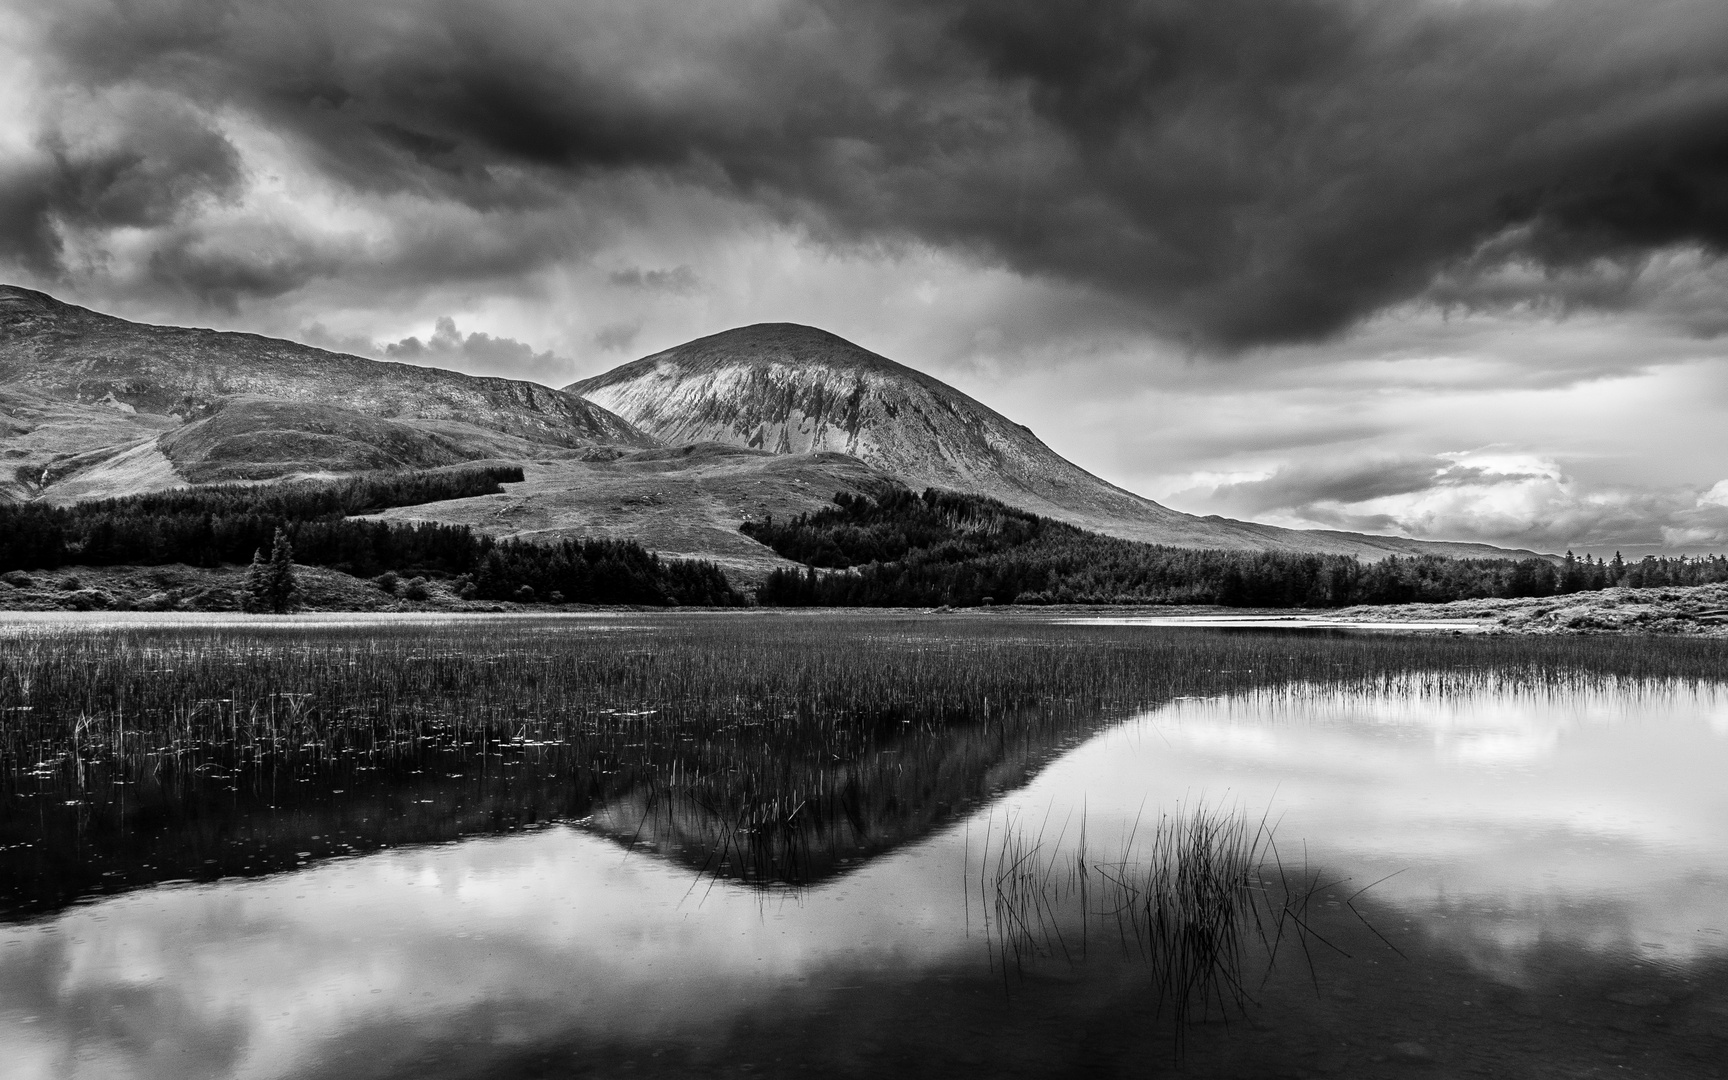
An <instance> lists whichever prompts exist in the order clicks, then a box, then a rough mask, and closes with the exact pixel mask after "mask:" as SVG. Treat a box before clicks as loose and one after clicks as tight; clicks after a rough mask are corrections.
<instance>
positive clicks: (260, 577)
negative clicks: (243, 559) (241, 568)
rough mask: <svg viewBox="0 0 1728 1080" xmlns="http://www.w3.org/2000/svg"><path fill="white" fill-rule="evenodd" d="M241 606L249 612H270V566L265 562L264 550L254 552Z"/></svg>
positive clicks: (247, 573)
mask: <svg viewBox="0 0 1728 1080" xmlns="http://www.w3.org/2000/svg"><path fill="white" fill-rule="evenodd" d="M243 592H244V596H243V597H242V598H241V606H243V607H244V608H245V609H246V610H247V611H268V610H270V601H269V593H270V564H269V563H267V562H265V561H264V549H263V548H257V549H256V550H254V551H253V552H252V566H251V567H250V568H249V569H248V570H247V571H246V585H245V588H244V590H243Z"/></svg>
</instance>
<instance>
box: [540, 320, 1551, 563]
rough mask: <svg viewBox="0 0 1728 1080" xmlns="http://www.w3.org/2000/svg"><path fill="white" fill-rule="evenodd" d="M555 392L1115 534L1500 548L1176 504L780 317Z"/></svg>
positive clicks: (1297, 544)
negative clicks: (820, 454) (1244, 517)
mask: <svg viewBox="0 0 1728 1080" xmlns="http://www.w3.org/2000/svg"><path fill="white" fill-rule="evenodd" d="M565 389H566V390H568V391H569V392H571V393H574V394H580V395H582V396H583V397H585V398H587V399H589V400H590V401H594V402H596V403H598V404H600V405H602V406H604V407H606V408H607V409H610V410H612V411H613V412H616V413H617V414H618V415H620V416H622V417H624V418H625V419H626V420H629V421H630V422H631V423H632V424H635V425H636V426H637V427H639V428H641V429H642V430H643V431H645V432H647V433H648V434H650V435H653V436H655V437H656V438H659V439H661V440H664V441H666V442H671V443H681V442H698V441H712V442H720V443H727V444H730V445H733V446H740V447H746V448H750V449H756V450H765V451H770V452H774V453H781V454H791V453H808V452H812V451H834V452H839V453H843V454H849V455H851V456H853V457H856V458H859V459H860V460H862V461H864V462H866V463H868V464H869V465H871V466H874V467H875V468H877V469H880V470H882V471H883V472H886V473H889V474H891V475H893V476H895V477H897V478H899V479H900V480H901V481H903V482H904V483H906V484H907V485H908V486H910V487H912V488H914V489H921V488H925V487H936V488H943V489H949V490H954V491H963V492H969V493H972V494H977V495H986V496H989V497H991V498H996V499H1000V500H1002V501H1003V502H1005V503H1007V504H1009V505H1010V506H1015V507H1019V508H1021V509H1023V510H1028V511H1031V512H1033V513H1036V514H1043V515H1046V516H1049V517H1053V518H1056V519H1058V520H1061V521H1066V522H1069V523H1071V524H1074V525H1078V526H1081V527H1083V528H1087V529H1091V530H1094V531H1097V532H1101V533H1105V534H1107V535H1111V536H1117V537H1121V538H1123V539H1129V540H1140V541H1145V542H1150V543H1161V544H1173V545H1177V546H1182V547H1205V548H1220V549H1232V550H1255V551H1264V550H1282V551H1316V552H1327V553H1332V554H1340V555H1357V556H1361V557H1364V558H1368V559H1376V558H1381V557H1384V556H1386V555H1391V554H1438V555H1454V556H1460V557H1471V556H1476V557H1496V556H1505V555H1507V554H1513V553H1509V552H1507V551H1505V550H1503V549H1500V548H1495V547H1490V546H1488V545H1485V544H1450V543H1440V542H1432V541H1422V540H1411V539H1406V538H1403V537H1388V536H1368V535H1364V534H1361V533H1347V532H1333V531H1324V530H1315V531H1307V530H1296V529H1281V528H1277V527H1274V526H1270V525H1258V524H1255V523H1253V522H1245V521H1233V520H1230V519H1228V518H1220V517H1196V516H1194V515H1191V514H1184V513H1181V512H1180V511H1176V510H1172V509H1170V508H1169V507H1166V506H1161V505H1159V504H1158V503H1156V502H1153V501H1152V500H1150V499H1146V498H1142V497H1141V496H1139V495H1136V494H1134V493H1133V492H1131V491H1126V490H1124V489H1122V488H1119V487H1116V486H1115V485H1114V484H1110V483H1108V482H1106V481H1104V480H1101V479H1099V478H1098V477H1096V476H1093V475H1092V474H1091V473H1089V472H1087V471H1086V470H1084V469H1082V468H1080V467H1079V466H1078V465H1075V464H1074V463H1073V462H1070V461H1068V460H1067V459H1066V458H1064V457H1062V456H1061V455H1060V454H1057V453H1056V452H1055V451H1053V450H1051V449H1050V448H1049V447H1048V446H1045V445H1044V443H1043V442H1042V441H1040V440H1039V438H1038V437H1037V436H1036V435H1034V434H1033V433H1032V431H1031V430H1030V429H1029V428H1027V427H1025V426H1023V425H1020V424H1016V423H1014V422H1013V421H1011V420H1009V419H1008V418H1007V417H1005V416H1003V415H1001V414H1000V413H998V412H996V411H995V410H993V409H991V408H989V407H988V406H986V405H984V404H982V403H980V402H978V401H976V400H974V399H973V398H971V397H968V396H967V395H965V394H963V393H961V392H960V391H958V390H956V389H954V388H953V387H952V386H949V385H947V384H946V383H944V382H942V381H941V380H939V379H935V378H932V377H931V376H929V375H926V374H924V373H923V372H920V371H916V370H914V369H912V368H910V367H907V366H905V365H904V364H898V363H895V362H894V361H892V360H890V359H888V358H887V357H884V356H879V355H877V354H876V353H873V352H871V351H869V350H868V349H864V348H862V347H860V346H858V345H854V344H853V343H852V342H850V341H847V340H846V339H844V338H841V337H837V336H835V335H834V334H830V333H828V332H826V331H823V330H818V329H816V328H814V327H809V326H799V325H796V324H792V323H762V324H758V325H755V326H746V327H741V328H739V329H735V330H728V331H725V332H723V333H719V334H714V335H712V336H710V337H705V338H700V339H698V340H696V341H691V342H688V343H686V344H683V345H679V346H676V347H674V348H671V349H667V350H666V351H664V352H659V353H655V354H653V355H652V356H646V357H643V358H642V359H640V360H636V361H633V362H631V363H628V364H624V365H622V366H620V367H617V368H614V369H612V370H611V371H608V372H606V373H604V374H602V375H596V376H594V377H593V378H590V379H583V380H581V381H580V382H575V383H572V384H570V385H569V386H567V387H565ZM1517 554H1532V553H1530V552H1522V553H1517Z"/></svg>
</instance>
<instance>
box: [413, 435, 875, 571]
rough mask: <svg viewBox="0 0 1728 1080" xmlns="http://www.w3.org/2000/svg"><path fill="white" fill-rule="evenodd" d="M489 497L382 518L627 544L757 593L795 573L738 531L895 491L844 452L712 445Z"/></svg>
mask: <svg viewBox="0 0 1728 1080" xmlns="http://www.w3.org/2000/svg"><path fill="white" fill-rule="evenodd" d="M523 472H524V474H525V478H524V480H523V482H521V483H515V484H505V485H503V492H502V493H501V494H497V495H483V496H478V497H475V498H468V499H456V500H451V501H447V502H440V503H433V504H428V505H422V506H404V507H400V508H398V509H393V510H388V511H385V512H384V513H382V514H379V515H378V517H379V518H380V519H382V520H385V521H395V522H407V521H428V522H438V523H441V524H452V525H466V526H468V527H470V528H472V529H474V530H475V531H476V532H479V533H483V534H485V535H487V536H493V537H497V538H499V539H517V540H537V541H544V540H564V539H572V538H577V537H599V538H607V539H614V540H635V541H637V542H638V543H641V544H642V545H643V546H644V547H647V548H648V549H650V550H652V551H656V552H659V553H661V554H663V555H668V556H678V557H693V558H702V559H706V560H709V561H712V562H714V563H717V564H718V565H719V566H721V567H722V568H723V569H725V571H726V572H727V574H728V575H730V576H731V577H732V579H733V580H734V581H735V582H738V583H740V584H753V583H755V582H759V581H761V580H762V579H763V578H765V577H766V576H767V575H768V573H770V572H771V571H773V570H775V569H779V568H783V567H789V566H793V565H795V564H793V563H790V562H788V561H786V560H785V559H783V558H781V557H780V556H778V555H776V554H775V553H774V552H772V551H770V550H769V549H768V548H766V547H764V546H763V545H761V544H759V543H757V542H756V541H755V540H752V539H750V538H749V537H748V536H746V535H744V534H743V533H741V532H739V531H738V526H739V524H740V523H741V522H744V521H749V520H755V521H761V520H765V519H767V518H776V519H780V520H786V519H789V518H793V517H796V516H797V515H799V514H806V513H810V512H813V511H817V510H820V509H822V507H824V506H827V505H829V503H830V500H832V499H833V498H834V495H835V493H836V492H843V493H846V494H864V495H872V496H874V495H878V494H881V493H883V492H885V491H889V490H893V489H897V488H898V487H899V484H898V482H897V481H896V480H895V479H894V478H893V477H891V476H888V475H886V474H885V473H883V472H881V471H879V470H877V469H872V468H871V467H870V466H868V465H866V464H864V463H863V462H861V461H859V460H858V459H857V458H853V457H847V456H846V455H844V454H834V453H809V454H768V453H763V452H762V451H759V450H746V449H742V448H739V447H735V446H725V445H721V444H718V443H701V444H695V445H689V446H680V447H671V448H667V449H659V450H639V451H636V452H634V453H630V454H624V455H620V456H617V457H601V456H598V455H596V456H595V458H594V459H593V460H586V461H585V460H580V459H577V458H564V459H558V460H550V461H530V462H527V463H525V464H524V465H523Z"/></svg>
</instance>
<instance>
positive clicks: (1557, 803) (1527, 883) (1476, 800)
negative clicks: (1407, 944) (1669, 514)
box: [1063, 684, 1728, 964]
mask: <svg viewBox="0 0 1728 1080" xmlns="http://www.w3.org/2000/svg"><path fill="white" fill-rule="evenodd" d="M1725 716H1728V693H1724V691H1723V689H1722V688H1720V687H1706V688H1696V687H1682V686H1656V687H1651V686H1641V685H1636V684H1634V685H1630V686H1623V687H1601V688H1596V689H1587V690H1577V691H1568V692H1565V693H1553V694H1542V693H1535V692H1522V693H1494V694H1488V693H1482V694H1474V695H1437V694H1423V693H1421V692H1420V689H1419V688H1405V689H1400V690H1395V691H1392V692H1388V693H1385V694H1377V695H1371V696H1369V695H1362V694H1359V693H1345V692H1340V691H1337V690H1326V689H1321V688H1314V687H1296V688H1291V689H1287V690H1284V691H1280V692H1275V693H1263V694H1253V695H1246V696H1242V697H1235V698H1226V699H1215V700H1187V701H1180V702H1175V703H1172V704H1171V705H1169V706H1168V707H1166V708H1162V709H1159V710H1156V711H1154V712H1152V713H1149V714H1146V715H1144V716H1142V717H1140V718H1139V719H1138V720H1136V721H1135V722H1134V723H1132V724H1129V725H1126V726H1123V727H1121V728H1117V729H1115V730H1113V731H1111V732H1110V733H1108V734H1107V735H1104V736H1102V737H1100V738H1099V739H1097V740H1095V741H1094V742H1093V743H1092V744H1090V745H1088V746H1087V747H1086V748H1084V750H1083V751H1082V752H1081V753H1080V754H1076V755H1075V756H1074V758H1072V759H1070V760H1068V761H1065V762H1064V763H1063V765H1064V768H1067V767H1073V768H1075V769H1078V770H1080V771H1082V772H1084V773H1086V774H1087V775H1089V776H1091V777H1093V778H1094V779H1092V780H1091V781H1090V783H1089V784H1088V791H1089V793H1090V797H1091V798H1092V800H1093V803H1094V805H1102V804H1105V803H1106V802H1107V801H1111V800H1113V804H1114V805H1123V804H1127V803H1130V802H1137V801H1138V800H1139V799H1140V798H1141V797H1142V793H1143V791H1144V790H1145V787H1146V785H1147V783H1148V781H1149V780H1150V782H1151V783H1152V784H1153V786H1154V787H1156V788H1163V789H1166V790H1168V789H1176V790H1194V791H1213V792H1216V791H1219V790H1222V789H1224V788H1229V789H1230V790H1231V791H1232V792H1233V794H1234V795H1235V796H1236V797H1238V798H1240V799H1242V800H1244V801H1245V802H1247V803H1248V804H1251V805H1267V804H1274V803H1275V805H1276V807H1277V810H1278V813H1279V814H1280V816H1281V819H1282V826H1281V829H1282V831H1283V832H1284V833H1285V835H1287V836H1288V835H1294V836H1300V837H1303V838H1304V839H1305V840H1306V842H1307V849H1308V852H1309V854H1310V856H1311V857H1312V858H1314V859H1316V860H1317V861H1319V862H1321V863H1324V864H1326V865H1328V866H1332V867H1337V868H1346V867H1347V868H1349V870H1350V873H1351V875H1352V878H1353V880H1355V881H1357V882H1358V883H1361V884H1366V883H1367V882H1370V881H1375V880H1377V879H1379V878H1381V877H1383V876H1385V875H1390V874H1396V876H1395V877H1391V878H1389V879H1388V880H1386V881H1385V882H1383V883H1381V884H1379V885H1377V886H1375V888H1374V890H1373V892H1372V895H1373V896H1374V898H1375V899H1376V900H1378V901H1380V902H1382V903H1389V904H1396V905H1397V906H1398V907H1400V908H1401V909H1403V910H1404V911H1406V912H1407V913H1408V914H1410V915H1411V916H1413V917H1415V918H1417V919H1419V920H1421V921H1422V923H1423V925H1424V926H1425V927H1426V928H1427V929H1428V930H1429V931H1430V932H1432V933H1436V934H1441V935H1443V936H1446V937H1448V938H1451V939H1457V940H1459V941H1460V942H1461V943H1462V942H1463V941H1464V940H1468V941H1469V942H1470V943H1471V946H1472V947H1473V948H1480V947H1482V946H1484V945H1487V944H1494V945H1497V946H1501V947H1504V948H1506V949H1516V948H1517V947H1519V946H1521V945H1527V944H1530V943H1533V942H1537V941H1543V940H1556V939H1559V940H1565V941H1568V942H1572V943H1574V944H1577V945H1582V946H1588V947H1590V948H1595V949H1612V950H1617V951H1621V952H1624V953H1627V954H1633V955H1638V956H1642V957H1645V958H1648V959H1652V960H1661V961H1664V962H1672V961H1676V960H1683V959H1686V958H1689V957H1694V956H1698V955H1701V954H1706V953H1715V952H1719V951H1721V950H1722V949H1723V948H1724V947H1725V946H1728V942H1725V941H1724V937H1723V931H1724V930H1728V899H1724V897H1725V896H1728V894H1725V893H1724V890H1723V886H1724V884H1728V787H1725V786H1724V785H1723V784H1722V782H1721V777H1722V776H1724V775H1728V724H1725V723H1724V717H1725ZM1085 757H1093V758H1095V760H1092V761H1086V760H1083V758H1085ZM1493 962H1494V963H1497V964H1498V963H1502V962H1504V958H1496V959H1495V960H1494V961H1493Z"/></svg>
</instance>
